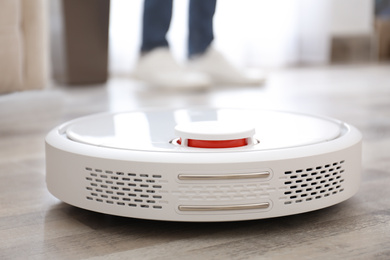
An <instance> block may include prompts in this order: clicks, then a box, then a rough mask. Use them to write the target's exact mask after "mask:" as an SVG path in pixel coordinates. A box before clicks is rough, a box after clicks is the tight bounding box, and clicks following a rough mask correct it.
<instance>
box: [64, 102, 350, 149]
mask: <svg viewBox="0 0 390 260" xmlns="http://www.w3.org/2000/svg"><path fill="white" fill-rule="evenodd" d="M200 121H210V124H208V125H209V126H210V134H211V135H213V133H214V137H215V136H216V135H215V132H213V131H214V130H213V129H212V125H213V124H214V123H213V122H217V123H218V125H221V124H223V125H225V124H226V125H232V126H235V127H232V129H231V130H232V131H226V132H228V133H229V134H231V135H233V136H234V135H235V134H236V133H238V132H240V131H241V132H240V133H243V132H245V133H250V134H254V139H256V140H257V141H258V142H255V144H252V145H248V146H245V147H239V148H224V149H211V150H218V152H229V151H237V150H240V149H241V150H242V149H245V150H267V149H280V148H288V147H299V146H306V145H311V144H316V143H321V142H327V141H331V140H334V139H336V138H338V137H340V136H342V135H343V134H345V133H346V132H347V127H346V126H345V124H344V123H342V122H340V121H337V120H333V119H327V118H322V117H316V116H311V115H304V114H296V113H288V112H279V111H267V110H245V109H215V108H199V109H176V110H172V109H167V110H149V111H147V110H146V111H134V112H123V113H105V114H98V115H93V116H88V117H84V118H81V119H77V120H74V121H71V122H69V123H68V124H66V125H64V126H62V128H61V129H62V130H60V132H61V131H62V132H63V133H64V134H65V135H66V136H67V138H69V139H70V140H73V141H76V142H80V143H84V144H89V145H93V146H101V147H110V148H117V149H127V150H141V151H164V152H185V151H189V152H198V151H199V152H202V151H203V152H204V151H205V149H206V148H191V147H181V146H179V145H175V144H174V142H172V140H174V139H176V138H179V137H180V136H177V135H176V134H175V127H177V126H186V125H187V126H188V123H193V122H200ZM190 125H191V124H190ZM206 125H207V124H206ZM240 126H243V127H240ZM179 128H180V127H179ZM186 131H187V132H188V129H187V130H186ZM202 131H203V133H204V131H205V129H204V128H203V129H202ZM235 131H236V132H235ZM206 132H207V129H206ZM176 133H178V131H176ZM179 133H180V131H179ZM212 139H213V140H218V138H216V139H214V138H211V139H210V140H212ZM222 139H223V138H222ZM208 150H210V149H208Z"/></svg>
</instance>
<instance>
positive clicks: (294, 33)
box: [0, 0, 390, 93]
mask: <svg viewBox="0 0 390 260" xmlns="http://www.w3.org/2000/svg"><path fill="white" fill-rule="evenodd" d="M142 8H143V1H142V0H133V1H124V0H111V1H110V0H83V1H77V0H66V1H65V0H52V1H47V0H31V1H26V0H17V1H14V0H2V1H1V2H0V13H1V15H0V47H1V48H0V49H1V52H0V92H1V93H9V92H15V91H20V90H29V89H42V88H45V87H46V86H49V85H50V84H51V83H50V82H52V79H54V82H57V83H61V84H68V85H72V84H95V83H102V82H105V81H106V80H107V78H108V77H109V76H111V77H112V76H114V77H115V76H120V77H123V76H124V77H131V72H132V69H133V68H134V66H135V63H136V61H137V58H138V55H139V53H138V52H139V51H138V50H139V46H140V38H141V37H140V32H141V18H142ZM187 10H188V0H184V1H174V11H173V18H172V19H173V21H172V23H171V28H170V31H169V34H168V40H169V42H170V45H171V51H172V52H173V54H174V56H175V58H177V59H178V60H179V61H183V60H184V59H185V56H186V46H187V45H186V41H187V38H186V37H187V33H188V32H187V30H188V28H187V22H186V21H187V19H188V11H187ZM389 17H390V15H389V1H388V0H376V1H375V0H317V1H310V0H291V1H282V0H275V1H266V0H257V1H256V0H243V1H239V2H238V1H233V0H224V1H218V3H217V9H216V14H215V16H214V31H215V41H214V45H215V46H216V48H217V49H218V50H220V51H221V52H222V53H223V54H224V55H225V56H226V57H227V58H228V59H229V60H230V61H232V62H233V63H234V64H236V65H237V66H239V67H251V68H262V69H267V70H270V69H271V70H272V69H280V68H286V67H294V66H295V67H297V66H319V65H332V64H356V63H358V64H362V63H364V64H368V63H369V64H372V63H378V62H386V61H388V60H389V59H390V21H389V20H390V19H389Z"/></svg>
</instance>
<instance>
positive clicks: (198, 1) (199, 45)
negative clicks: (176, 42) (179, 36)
mask: <svg viewBox="0 0 390 260" xmlns="http://www.w3.org/2000/svg"><path fill="white" fill-rule="evenodd" d="M216 2H217V0H191V1H190V6H189V38H188V57H193V56H196V55H201V54H203V53H204V52H205V51H206V49H207V48H208V47H209V46H210V44H211V42H212V41H213V39H214V33H213V17H214V12H215V6H216Z"/></svg>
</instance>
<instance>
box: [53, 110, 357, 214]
mask: <svg viewBox="0 0 390 260" xmlns="http://www.w3.org/2000/svg"><path fill="white" fill-rule="evenodd" d="M361 140H362V137H361V134H360V132H359V131H358V130H357V129H356V128H354V127H353V126H351V125H348V124H346V123H344V122H341V121H338V120H334V119H330V118H324V117H318V116H311V115H304V114H296V113H288V112H278V111H263V110H244V109H242V110H241V109H215V108H198V109H176V110H146V111H145V110H144V111H133V112H124V113H105V114H97V115H92V116H87V117H83V118H79V119H76V120H73V121H70V122H68V123H65V124H63V125H61V126H59V127H56V128H55V129H53V130H52V131H51V132H50V133H49V134H48V135H47V137H46V164H47V165H46V166H47V167H46V169H47V186H48V189H49V191H50V192H51V193H52V194H53V195H54V196H56V197H57V198H59V199H60V200H62V201H64V202H66V203H68V204H71V205H74V206H77V207H80V208H84V209H88V210H92V211H96V212H101V213H106V214H112V215H118V216H125V217H134V218H143V219H155V220H171V221H234V220H249V219H262V218H270V217H277V216H285V215H291V214H297V213H302V212H307V211H312V210H317V209H321V208H324V207H328V206H331V205H334V204H336V203H339V202H342V201H344V200H346V199H348V198H350V197H351V196H353V195H354V194H355V193H356V192H357V190H358V187H359V183H360V171H361Z"/></svg>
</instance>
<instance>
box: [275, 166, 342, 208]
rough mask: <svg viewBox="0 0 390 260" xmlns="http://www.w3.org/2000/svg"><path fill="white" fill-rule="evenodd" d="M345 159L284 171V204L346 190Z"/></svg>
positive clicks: (323, 196)
mask: <svg viewBox="0 0 390 260" xmlns="http://www.w3.org/2000/svg"><path fill="white" fill-rule="evenodd" d="M343 164H344V161H340V162H334V163H332V164H326V165H323V166H316V167H312V168H306V169H299V170H294V171H286V172H284V176H283V179H282V181H283V182H284V184H285V185H286V186H285V187H286V189H285V191H284V196H283V197H282V198H281V200H284V204H286V205H289V204H294V203H304V202H310V201H315V200H318V199H321V198H325V197H329V196H332V195H335V194H337V193H340V192H343V191H344V185H343V184H344V174H345V170H344V169H343Z"/></svg>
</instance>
